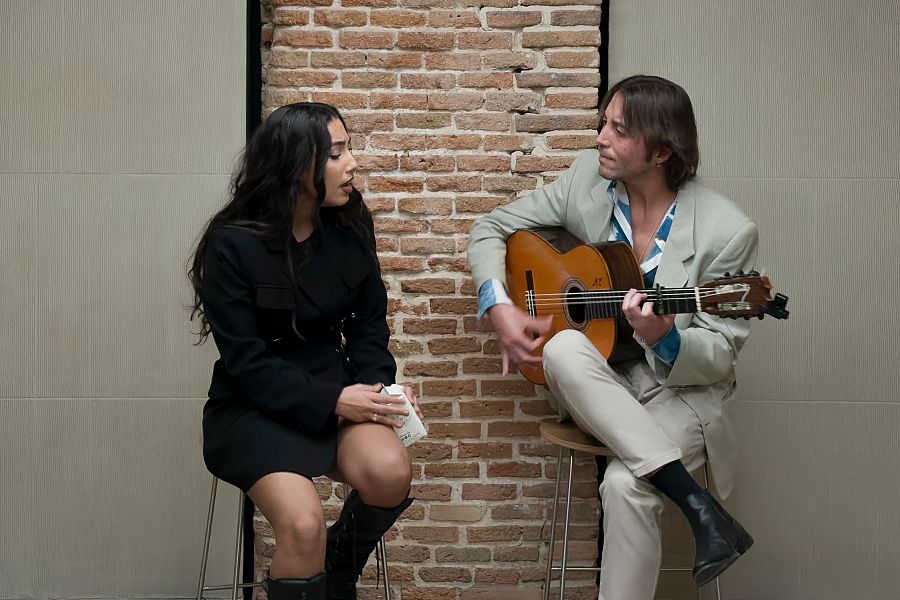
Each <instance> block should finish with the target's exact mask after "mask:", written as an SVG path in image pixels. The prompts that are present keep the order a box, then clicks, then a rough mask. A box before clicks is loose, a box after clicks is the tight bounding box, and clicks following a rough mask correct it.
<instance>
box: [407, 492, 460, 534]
mask: <svg viewBox="0 0 900 600" xmlns="http://www.w3.org/2000/svg"><path fill="white" fill-rule="evenodd" d="M413 487H414V488H415V487H418V486H413ZM435 487H436V486H435ZM440 487H446V488H448V489H449V488H450V486H440ZM403 539H406V540H416V541H419V542H457V541H459V529H457V528H456V527H419V526H413V527H411V526H406V527H404V528H403Z"/></svg>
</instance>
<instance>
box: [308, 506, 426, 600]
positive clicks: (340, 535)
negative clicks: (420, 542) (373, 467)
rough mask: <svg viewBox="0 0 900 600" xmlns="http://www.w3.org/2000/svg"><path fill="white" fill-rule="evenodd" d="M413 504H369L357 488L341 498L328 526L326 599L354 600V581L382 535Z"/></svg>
mask: <svg viewBox="0 0 900 600" xmlns="http://www.w3.org/2000/svg"><path fill="white" fill-rule="evenodd" d="M410 504H412V498H407V499H406V500H404V501H403V502H401V503H400V504H398V505H397V506H395V507H394V508H378V507H377V506H369V505H368V504H366V503H365V502H363V501H362V499H360V497H359V494H358V493H357V492H356V490H353V491H352V492H350V494H349V495H348V496H347V499H346V500H344V508H343V509H342V510H341V516H340V517H338V520H337V521H335V523H334V525H332V526H331V527H329V528H328V544H327V547H326V549H325V571H326V572H327V573H328V598H329V600H355V599H356V581H357V580H358V579H359V576H360V574H361V573H362V570H363V567H364V566H365V565H366V561H367V560H369V555H370V554H372V550H374V549H375V545H376V544H377V543H378V540H380V539H381V536H383V535H384V534H385V532H387V530H388V529H390V528H391V525H393V524H394V521H396V520H397V517H399V516H400V514H401V513H402V512H403V511H404V510H406V508H407V507H408V506H409V505H410Z"/></svg>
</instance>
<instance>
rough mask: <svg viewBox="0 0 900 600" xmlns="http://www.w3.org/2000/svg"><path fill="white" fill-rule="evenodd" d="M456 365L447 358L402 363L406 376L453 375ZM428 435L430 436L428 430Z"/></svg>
mask: <svg viewBox="0 0 900 600" xmlns="http://www.w3.org/2000/svg"><path fill="white" fill-rule="evenodd" d="M458 367H459V365H457V364H456V363H455V362H453V361H449V360H446V361H438V362H414V361H409V362H407V363H406V364H405V365H403V375H404V376H406V377H455V376H456V373H457V371H458ZM432 425H435V424H432ZM428 435H429V436H432V435H431V431H430V430H429V432H428ZM432 437H435V436H432Z"/></svg>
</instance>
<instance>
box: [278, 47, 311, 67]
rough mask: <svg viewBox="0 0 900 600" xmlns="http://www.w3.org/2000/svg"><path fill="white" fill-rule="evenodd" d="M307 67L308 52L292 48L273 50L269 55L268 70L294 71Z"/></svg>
mask: <svg viewBox="0 0 900 600" xmlns="http://www.w3.org/2000/svg"><path fill="white" fill-rule="evenodd" d="M308 66H309V51H308V50H294V49H292V48H273V49H272V53H271V54H270V55H269V68H274V67H283V68H286V69H296V68H301V67H308Z"/></svg>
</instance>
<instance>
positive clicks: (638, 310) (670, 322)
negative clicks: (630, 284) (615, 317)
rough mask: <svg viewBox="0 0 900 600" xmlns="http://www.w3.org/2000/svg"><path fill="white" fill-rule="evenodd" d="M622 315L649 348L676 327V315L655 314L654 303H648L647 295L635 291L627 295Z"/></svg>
mask: <svg viewBox="0 0 900 600" xmlns="http://www.w3.org/2000/svg"><path fill="white" fill-rule="evenodd" d="M622 315H623V316H624V317H625V320H626V321H628V324H629V325H631V328H632V329H634V332H635V333H636V334H638V335H639V336H640V337H641V338H642V339H643V340H644V341H645V342H646V343H647V345H648V346H655V345H656V343H657V342H659V340H661V339H662V338H663V336H664V335H666V334H667V333H668V332H669V330H670V329H672V327H673V326H674V325H675V315H657V314H654V312H653V302H647V294H642V293H640V292H638V291H637V290H635V289H630V290H628V293H626V294H625V299H624V300H622Z"/></svg>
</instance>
